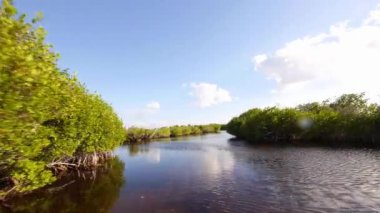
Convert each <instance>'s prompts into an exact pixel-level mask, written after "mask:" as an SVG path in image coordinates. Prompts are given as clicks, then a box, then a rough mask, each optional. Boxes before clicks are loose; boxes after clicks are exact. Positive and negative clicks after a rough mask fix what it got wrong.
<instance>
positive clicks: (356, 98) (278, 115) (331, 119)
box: [226, 93, 380, 147]
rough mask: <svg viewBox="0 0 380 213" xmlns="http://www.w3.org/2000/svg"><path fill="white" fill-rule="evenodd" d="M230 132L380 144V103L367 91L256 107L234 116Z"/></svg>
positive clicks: (263, 139) (276, 139) (253, 139)
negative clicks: (369, 97)
mask: <svg viewBox="0 0 380 213" xmlns="http://www.w3.org/2000/svg"><path fill="white" fill-rule="evenodd" d="M226 129H227V132H228V133H230V134H232V135H234V136H235V137H237V138H240V139H244V140H247V141H248V142H250V143H272V144H277V143H310V144H318V143H323V144H324V145H331V146H336V145H347V146H359V147H380V131H379V130H380V106H379V105H378V104H376V103H369V102H368V100H367V99H366V98H365V94H364V93H362V94H344V95H342V96H340V97H338V98H336V99H335V100H333V101H331V100H326V101H323V102H321V103H318V102H313V103H307V104H303V105H299V106H297V107H293V108H279V107H268V108H264V109H260V108H254V109H251V110H248V111H246V112H244V113H242V114H241V115H240V116H238V117H235V118H233V119H232V120H231V121H230V122H229V123H228V124H227V125H226Z"/></svg>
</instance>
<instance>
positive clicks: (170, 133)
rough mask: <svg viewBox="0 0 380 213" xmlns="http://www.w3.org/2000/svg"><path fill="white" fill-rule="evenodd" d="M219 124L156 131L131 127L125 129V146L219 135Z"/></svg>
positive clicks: (185, 126)
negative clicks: (160, 139)
mask: <svg viewBox="0 0 380 213" xmlns="http://www.w3.org/2000/svg"><path fill="white" fill-rule="evenodd" d="M221 126H222V125H220V124H206V125H181V126H179V125H176V126H169V127H161V128H156V129H146V128H138V127H131V128H128V129H127V133H126V140H125V143H126V144H130V143H141V142H147V141H150V140H153V139H159V138H175V137H181V136H192V135H193V136H194V135H204V134H209V133H219V132H220V130H221Z"/></svg>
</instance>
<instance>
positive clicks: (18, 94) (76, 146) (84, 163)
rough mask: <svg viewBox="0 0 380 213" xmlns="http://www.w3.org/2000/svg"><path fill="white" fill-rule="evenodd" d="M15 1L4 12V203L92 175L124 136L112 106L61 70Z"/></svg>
mask: <svg viewBox="0 0 380 213" xmlns="http://www.w3.org/2000/svg"><path fill="white" fill-rule="evenodd" d="M39 19H41V15H37V17H35V18H34V19H33V20H32V23H28V22H26V20H27V19H26V15H25V14H21V15H18V14H17V10H16V8H15V7H14V6H13V4H12V1H9V0H4V1H2V5H1V7H0V36H1V39H0V71H1V72H0V121H1V122H0V147H1V148H0V201H1V200H5V199H6V198H8V197H12V196H13V195H16V194H26V193H29V192H31V191H33V190H36V189H39V188H41V187H44V186H47V185H49V184H52V183H53V182H55V181H56V180H57V179H58V177H60V176H62V175H63V174H65V173H68V172H69V171H72V170H91V169H94V167H97V166H98V165H101V164H102V163H103V162H104V161H106V160H107V159H109V158H111V157H112V150H113V149H114V148H116V147H118V146H119V145H121V144H122V142H123V140H124V139H125V129H124V127H123V123H122V121H121V120H120V119H119V117H118V116H117V115H116V113H115V112H114V110H113V109H112V107H111V106H110V105H108V104H107V103H106V102H104V101H103V100H102V98H101V97H100V96H99V95H97V94H92V93H90V92H89V91H88V90H87V89H86V88H85V87H84V85H83V84H81V83H80V82H79V81H78V79H77V78H76V77H75V76H73V75H70V74H69V73H68V72H67V71H66V70H61V69H60V68H59V67H58V65H57V60H58V58H59V56H58V54H56V53H54V52H53V51H52V46H51V45H49V44H46V42H45V35H46V32H45V31H44V29H43V28H42V27H39V26H37V25H36V23H37V22H38V21H39Z"/></svg>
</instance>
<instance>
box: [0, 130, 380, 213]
mask: <svg viewBox="0 0 380 213" xmlns="http://www.w3.org/2000/svg"><path fill="white" fill-rule="evenodd" d="M231 138H232V136H231V135H229V134H227V133H225V132H222V133H220V134H209V135H203V136H194V137H184V138H176V139H167V140H159V141H154V142H151V143H147V144H141V145H131V146H122V147H120V148H119V149H117V150H116V151H115V154H116V156H117V158H116V159H115V160H113V161H111V162H110V163H109V164H108V165H107V168H101V169H99V171H97V172H92V173H91V174H90V175H88V174H87V175H83V176H82V175H81V174H78V175H77V176H76V178H75V179H74V180H75V182H74V181H71V182H68V183H66V184H68V185H67V186H66V187H63V188H59V187H58V188H56V189H52V190H50V191H49V192H41V193H36V194H33V195H29V196H26V197H24V198H20V199H15V201H13V202H12V203H11V205H10V207H9V208H8V210H7V209H5V208H3V209H0V211H1V210H2V211H4V212H12V211H14V212H55V213H57V212H197V213H198V212H239V213H240V212H336V211H351V212H358V211H375V212H376V211H380V151H379V150H371V149H347V148H345V149H337V148H323V147H318V148H316V147H294V146H281V147H275V146H268V145H261V146H258V145H256V146H250V145H247V144H246V143H244V141H237V140H231ZM78 176H79V177H78ZM57 185H58V183H57ZM9 209H12V210H9Z"/></svg>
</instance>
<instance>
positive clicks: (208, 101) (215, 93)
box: [190, 82, 232, 108]
mask: <svg viewBox="0 0 380 213" xmlns="http://www.w3.org/2000/svg"><path fill="white" fill-rule="evenodd" d="M190 88H191V92H190V95H191V96H192V97H194V98H195V105H196V106H198V107H201V108H204V107H210V106H213V105H218V104H221V103H225V102H230V101H232V96H231V95H230V92H229V91H227V90H225V89H223V88H220V87H219V86H218V85H216V84H211V83H204V82H201V83H191V84H190Z"/></svg>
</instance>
